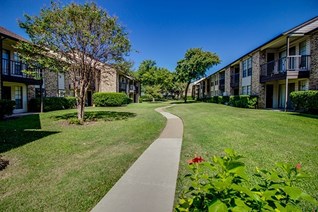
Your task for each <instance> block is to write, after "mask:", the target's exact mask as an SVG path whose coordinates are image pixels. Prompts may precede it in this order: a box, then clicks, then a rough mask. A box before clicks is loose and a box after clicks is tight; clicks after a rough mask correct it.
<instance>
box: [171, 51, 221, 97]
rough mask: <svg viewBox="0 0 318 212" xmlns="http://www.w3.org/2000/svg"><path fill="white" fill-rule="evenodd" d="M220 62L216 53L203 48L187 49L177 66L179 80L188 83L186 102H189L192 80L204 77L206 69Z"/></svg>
mask: <svg viewBox="0 0 318 212" xmlns="http://www.w3.org/2000/svg"><path fill="white" fill-rule="evenodd" d="M218 63H220V59H219V57H218V56H217V55H216V54H215V53H212V52H208V51H206V52H205V51H203V50H202V49H201V48H191V49H188V50H187V52H186V53H185V56H184V59H182V60H180V61H178V64H177V67H176V75H177V80H178V81H179V82H183V83H187V85H186V89H185V97H184V102H187V93H188V89H189V85H190V83H191V81H192V80H196V79H199V78H201V77H204V76H205V72H206V70H207V69H209V68H211V67H212V66H213V65H216V64H218Z"/></svg>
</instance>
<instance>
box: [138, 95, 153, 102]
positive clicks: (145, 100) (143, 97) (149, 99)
mask: <svg viewBox="0 0 318 212" xmlns="http://www.w3.org/2000/svg"><path fill="white" fill-rule="evenodd" d="M140 99H141V100H142V101H143V102H151V101H152V97H151V96H150V95H149V94H145V95H143V96H141V97H140Z"/></svg>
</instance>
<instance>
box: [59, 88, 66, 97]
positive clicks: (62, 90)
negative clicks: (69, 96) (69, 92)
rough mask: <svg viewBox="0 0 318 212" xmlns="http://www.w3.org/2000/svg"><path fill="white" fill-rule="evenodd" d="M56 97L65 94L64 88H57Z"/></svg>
mask: <svg viewBox="0 0 318 212" xmlns="http://www.w3.org/2000/svg"><path fill="white" fill-rule="evenodd" d="M58 92H59V93H58V97H64V96H65V90H64V89H59V91H58Z"/></svg>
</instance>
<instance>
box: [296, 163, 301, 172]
mask: <svg viewBox="0 0 318 212" xmlns="http://www.w3.org/2000/svg"><path fill="white" fill-rule="evenodd" d="M296 169H297V170H298V171H299V170H300V169H301V164H300V163H297V165H296Z"/></svg>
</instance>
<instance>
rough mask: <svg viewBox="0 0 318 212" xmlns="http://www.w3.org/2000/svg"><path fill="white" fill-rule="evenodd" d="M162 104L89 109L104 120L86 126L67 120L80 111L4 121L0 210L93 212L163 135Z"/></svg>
mask: <svg viewBox="0 0 318 212" xmlns="http://www.w3.org/2000/svg"><path fill="white" fill-rule="evenodd" d="M162 105H163V104H149V103H143V104H131V105H128V106H127V107H120V108H88V109H87V110H86V111H90V116H92V114H94V115H93V118H102V119H103V120H101V121H98V122H89V123H88V124H86V125H83V126H80V125H69V124H68V123H67V121H65V120H64V119H65V118H70V117H73V114H74V112H76V111H75V110H63V111H54V112H48V113H44V114H40V115H30V116H26V117H21V118H17V119H12V120H6V121H1V122H0V154H1V155H3V158H5V159H7V160H9V161H10V165H9V166H8V167H7V168H6V169H4V170H2V171H0V211H89V210H90V209H92V207H94V206H95V205H96V204H97V203H98V202H99V200H100V199H101V198H102V197H103V196H104V195H105V194H106V193H107V191H109V190H110V188H111V187H112V186H113V185H114V184H115V183H116V182H117V180H118V179H119V178H120V177H121V176H122V175H123V174H124V173H125V171H126V170H127V169H128V168H129V167H130V166H131V165H132V164H133V162H134V161H135V160H136V159H137V158H138V157H139V156H140V155H141V154H142V153H143V152H144V150H145V149H146V148H147V147H148V146H149V145H150V144H151V143H152V142H153V141H154V140H155V139H156V138H157V137H158V136H159V134H160V132H161V131H162V129H163V127H164V126H165V123H166V120H165V118H164V117H162V116H161V115H160V114H159V113H157V112H155V111H154V109H155V108H157V107H159V106H162ZM93 112H96V113H93ZM108 116H109V117H112V118H107V117H108ZM114 117H115V118H114ZM113 119H114V121H110V120H113ZM105 120H106V121H105ZM123 204H124V203H123Z"/></svg>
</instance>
